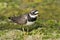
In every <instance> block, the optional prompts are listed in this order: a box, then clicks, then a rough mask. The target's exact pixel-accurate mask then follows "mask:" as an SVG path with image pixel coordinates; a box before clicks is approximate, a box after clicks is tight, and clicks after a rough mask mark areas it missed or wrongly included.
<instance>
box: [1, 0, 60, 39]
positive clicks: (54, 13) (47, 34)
mask: <svg viewBox="0 0 60 40" xmlns="http://www.w3.org/2000/svg"><path fill="white" fill-rule="evenodd" d="M59 2H60V1H59V0H38V1H37V0H33V1H31V0H30V1H29V0H25V1H24V0H9V1H7V0H0V40H60V3H59ZM32 8H33V9H37V10H38V11H39V16H38V18H37V20H36V23H35V24H33V25H31V26H25V25H23V26H22V25H19V24H15V23H13V22H11V21H9V19H8V17H10V16H13V15H14V16H19V15H21V14H25V13H28V12H30V10H31V9H32ZM23 28H24V31H23ZM27 30H28V31H27Z"/></svg>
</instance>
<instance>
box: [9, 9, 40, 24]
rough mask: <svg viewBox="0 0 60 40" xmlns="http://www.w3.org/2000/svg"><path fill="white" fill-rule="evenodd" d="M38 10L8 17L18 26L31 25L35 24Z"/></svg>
mask: <svg viewBox="0 0 60 40" xmlns="http://www.w3.org/2000/svg"><path fill="white" fill-rule="evenodd" d="M38 13H39V12H38V10H31V11H30V12H29V13H26V14H23V15H20V16H17V17H16V16H13V17H8V18H9V19H10V20H11V21H12V22H14V23H17V24H20V25H32V24H34V23H35V21H36V20H37V17H38Z"/></svg>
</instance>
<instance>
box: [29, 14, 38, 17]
mask: <svg viewBox="0 0 60 40" xmlns="http://www.w3.org/2000/svg"><path fill="white" fill-rule="evenodd" d="M29 16H30V17H32V18H35V17H37V16H38V15H31V14H29Z"/></svg>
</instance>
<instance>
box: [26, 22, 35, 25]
mask: <svg viewBox="0 0 60 40" xmlns="http://www.w3.org/2000/svg"><path fill="white" fill-rule="evenodd" d="M34 23H35V22H29V21H27V23H26V25H32V24H34Z"/></svg>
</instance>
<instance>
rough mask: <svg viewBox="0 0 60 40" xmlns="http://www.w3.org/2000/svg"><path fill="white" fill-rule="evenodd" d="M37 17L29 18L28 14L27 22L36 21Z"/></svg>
mask: <svg viewBox="0 0 60 40" xmlns="http://www.w3.org/2000/svg"><path fill="white" fill-rule="evenodd" d="M36 19H37V17H34V18H33V17H31V16H30V15H29V14H28V21H31V22H32V21H36Z"/></svg>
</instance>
